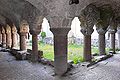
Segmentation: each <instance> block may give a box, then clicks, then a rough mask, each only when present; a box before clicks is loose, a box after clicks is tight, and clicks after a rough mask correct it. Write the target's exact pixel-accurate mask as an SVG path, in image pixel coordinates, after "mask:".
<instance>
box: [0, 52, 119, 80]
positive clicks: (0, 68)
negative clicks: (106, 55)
mask: <svg viewBox="0 0 120 80" xmlns="http://www.w3.org/2000/svg"><path fill="white" fill-rule="evenodd" d="M52 75H53V68H52V67H49V66H45V65H42V64H40V63H39V64H38V63H36V64H35V63H34V64H33V63H30V62H28V61H16V60H15V58H14V57H13V56H11V55H10V53H8V52H0V80H120V54H115V55H114V56H113V57H112V58H110V59H107V60H105V61H102V62H100V63H98V64H96V65H94V66H91V67H89V68H87V67H85V66H81V65H78V66H76V67H75V68H73V69H72V70H71V71H70V72H69V73H67V76H64V77H58V76H52Z"/></svg>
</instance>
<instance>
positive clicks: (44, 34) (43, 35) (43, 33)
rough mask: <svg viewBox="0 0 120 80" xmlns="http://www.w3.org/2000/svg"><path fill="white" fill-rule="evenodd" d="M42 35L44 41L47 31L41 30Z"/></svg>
mask: <svg viewBox="0 0 120 80" xmlns="http://www.w3.org/2000/svg"><path fill="white" fill-rule="evenodd" d="M41 37H42V42H43V40H44V39H45V37H46V33H45V32H43V31H42V32H41Z"/></svg>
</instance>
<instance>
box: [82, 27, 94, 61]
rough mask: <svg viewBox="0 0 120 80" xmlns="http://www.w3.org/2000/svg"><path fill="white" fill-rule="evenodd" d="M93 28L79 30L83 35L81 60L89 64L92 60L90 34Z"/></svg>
mask: <svg viewBox="0 0 120 80" xmlns="http://www.w3.org/2000/svg"><path fill="white" fill-rule="evenodd" d="M93 31H94V30H93V28H89V29H88V28H83V29H82V28H81V32H82V34H83V35H84V47H83V59H84V61H88V62H90V61H91V60H92V54H91V34H92V33H93Z"/></svg>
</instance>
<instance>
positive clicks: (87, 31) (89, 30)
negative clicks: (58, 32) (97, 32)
mask: <svg viewBox="0 0 120 80" xmlns="http://www.w3.org/2000/svg"><path fill="white" fill-rule="evenodd" d="M93 31H94V29H93V28H82V29H81V32H82V34H83V35H91V34H92V33H93Z"/></svg>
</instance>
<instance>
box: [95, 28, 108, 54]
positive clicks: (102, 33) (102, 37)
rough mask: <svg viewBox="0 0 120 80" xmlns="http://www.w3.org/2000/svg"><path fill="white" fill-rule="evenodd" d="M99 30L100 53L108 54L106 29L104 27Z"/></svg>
mask: <svg viewBox="0 0 120 80" xmlns="http://www.w3.org/2000/svg"><path fill="white" fill-rule="evenodd" d="M97 31H98V34H99V36H98V47H99V54H100V55H106V51H105V47H106V43H105V33H106V30H103V29H99V30H97Z"/></svg>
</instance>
